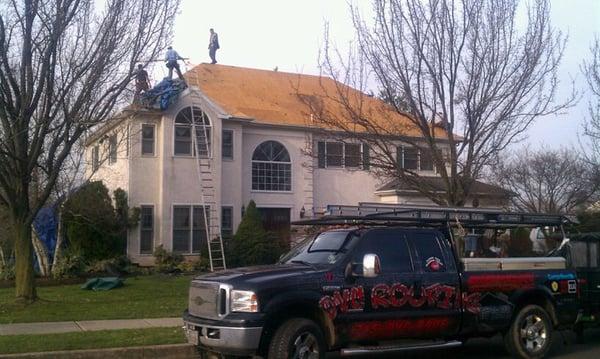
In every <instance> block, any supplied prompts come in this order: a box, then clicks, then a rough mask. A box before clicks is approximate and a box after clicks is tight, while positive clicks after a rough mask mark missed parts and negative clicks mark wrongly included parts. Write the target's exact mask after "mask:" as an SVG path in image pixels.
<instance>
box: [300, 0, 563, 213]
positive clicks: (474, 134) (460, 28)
mask: <svg viewBox="0 0 600 359" xmlns="http://www.w3.org/2000/svg"><path fill="white" fill-rule="evenodd" d="M524 6H525V8H524V9H525V10H526V13H525V14H526V16H525V18H524V20H525V21H524V22H523V23H517V8H518V7H519V1H518V0H462V1H456V0H426V1H422V0H376V1H373V14H374V16H373V18H371V17H369V18H368V19H367V20H365V19H364V18H363V16H362V15H361V14H360V13H359V11H358V10H357V9H356V8H355V7H351V12H352V17H353V22H354V26H355V29H356V33H357V41H356V44H355V45H356V46H355V48H354V49H353V50H351V51H350V54H349V55H348V56H347V57H346V56H345V55H343V54H340V52H339V51H337V50H335V49H332V47H331V45H330V43H329V39H328V35H326V44H327V45H326V46H325V49H324V51H323V61H322V70H323V72H324V74H325V75H327V76H329V77H332V78H333V79H335V80H337V81H338V83H337V85H336V89H335V91H331V90H329V91H327V90H324V92H325V93H326V94H325V95H324V97H326V98H327V99H326V101H335V103H336V105H337V106H338V107H339V108H342V109H343V111H338V113H337V114H335V113H329V112H327V111H323V107H322V104H323V103H324V101H325V100H323V99H315V98H314V96H312V97H311V96H301V99H302V100H303V101H304V102H305V103H306V104H307V105H308V106H309V108H310V111H311V113H312V116H311V117H312V121H313V122H315V123H317V124H319V125H320V126H321V127H324V128H328V129H333V130H335V131H333V132H329V133H328V134H327V136H330V137H331V136H336V137H338V138H339V139H341V140H343V139H351V140H358V141H362V142H366V143H367V144H369V145H370V147H371V148H372V149H373V152H374V155H373V156H372V158H371V169H372V171H374V172H375V173H376V174H377V175H378V177H380V178H389V179H398V180H400V181H402V182H405V183H408V184H409V185H411V186H412V187H413V188H415V189H417V190H419V191H420V192H421V193H423V194H424V195H425V196H427V197H428V198H430V199H431V200H432V201H434V202H435V203H438V204H441V205H453V206H462V205H464V204H465V201H466V199H467V197H468V196H469V194H470V193H471V190H472V188H473V184H474V183H475V180H477V179H478V178H479V177H481V174H482V171H483V169H484V168H485V167H486V166H487V165H489V164H490V162H491V160H492V159H493V158H494V156H495V155H496V154H498V153H499V152H501V151H503V150H504V149H505V148H506V147H507V146H508V145H509V144H511V143H514V142H516V141H519V140H521V139H523V137H524V135H525V132H526V130H527V129H528V128H529V126H530V125H531V124H532V123H533V122H534V121H535V120H536V119H538V118H540V117H542V116H545V115H549V114H553V113H557V112H559V111H560V110H562V109H565V108H566V107H568V106H570V105H571V104H572V102H573V101H574V98H575V94H574V93H573V94H572V97H571V98H570V99H567V100H566V101H565V102H562V103H558V104H557V103H556V101H555V94H556V89H557V87H558V80H557V77H556V73H557V69H558V65H559V63H560V60H561V57H562V54H563V51H564V46H565V43H566V39H565V38H564V37H563V35H562V34H561V33H560V32H559V31H557V30H556V29H555V28H553V27H552V26H551V24H550V19H549V18H550V17H549V3H548V1H546V0H537V1H533V2H529V3H527V4H526V5H524ZM368 87H376V88H379V89H381V91H382V94H381V95H380V97H382V98H383V99H384V100H385V101H386V102H387V103H388V104H389V105H388V106H377V105H373V101H372V100H371V99H369V98H368V96H367V95H364V93H366V92H368V91H367V88H368ZM352 88H354V89H358V90H360V91H354V90H352ZM394 113H395V114H394ZM336 131H337V132H336ZM399 142H402V143H405V144H407V145H409V146H412V147H415V148H417V149H418V150H419V152H420V156H422V157H424V156H427V157H431V159H430V161H433V164H434V166H433V167H434V168H435V170H436V171H437V173H438V174H439V176H440V177H441V178H442V180H443V183H444V187H445V190H444V191H440V190H439V188H437V187H435V186H432V185H431V182H430V181H426V180H423V178H422V176H421V175H420V172H419V171H417V170H414V169H412V170H411V169H407V168H403V166H402V164H401V161H399V160H398V155H397V145H398V143H399Z"/></svg>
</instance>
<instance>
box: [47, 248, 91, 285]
mask: <svg viewBox="0 0 600 359" xmlns="http://www.w3.org/2000/svg"><path fill="white" fill-rule="evenodd" d="M85 269H86V263H85V260H84V259H83V257H82V256H81V255H79V254H78V253H74V252H71V251H67V252H65V253H64V254H63V255H62V256H61V257H60V259H59V260H58V262H57V263H56V265H55V266H54V267H53V268H52V277H53V278H54V279H62V278H75V277H80V276H81V275H82V274H83V273H84V272H85Z"/></svg>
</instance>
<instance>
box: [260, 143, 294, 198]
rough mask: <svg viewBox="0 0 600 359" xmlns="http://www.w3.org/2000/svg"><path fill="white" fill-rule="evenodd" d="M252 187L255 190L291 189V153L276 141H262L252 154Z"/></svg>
mask: <svg viewBox="0 0 600 359" xmlns="http://www.w3.org/2000/svg"><path fill="white" fill-rule="evenodd" d="M252 189H253V190H255V191H284V192H285V191H291V190H292V162H291V161H290V154H289V153H288V151H287V150H286V149H285V147H283V145H282V144H281V143H279V142H276V141H266V142H263V143H261V144H260V145H259V146H258V147H256V149H255V150H254V153H253V154H252Z"/></svg>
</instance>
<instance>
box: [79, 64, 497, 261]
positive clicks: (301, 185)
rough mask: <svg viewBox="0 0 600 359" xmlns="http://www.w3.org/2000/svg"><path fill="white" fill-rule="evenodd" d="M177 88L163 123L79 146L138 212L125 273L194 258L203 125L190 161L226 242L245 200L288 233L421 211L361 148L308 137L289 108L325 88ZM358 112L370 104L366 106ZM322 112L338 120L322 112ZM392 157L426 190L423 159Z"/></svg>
mask: <svg viewBox="0 0 600 359" xmlns="http://www.w3.org/2000/svg"><path fill="white" fill-rule="evenodd" d="M185 77H186V80H187V83H188V85H189V87H188V88H187V89H186V90H185V91H184V92H183V93H181V94H180V96H179V98H178V100H177V101H176V103H174V104H172V105H171V106H170V107H169V108H168V109H167V110H166V111H163V112H160V111H151V110H139V111H134V110H127V111H123V112H122V113H121V114H120V116H118V118H115V119H113V120H112V121H111V122H109V123H107V124H106V125H105V126H103V127H102V128H100V129H98V130H97V131H95V132H94V133H93V134H92V135H91V136H90V137H89V139H88V140H87V143H86V146H87V147H86V150H87V159H88V160H89V161H90V166H89V168H88V171H90V173H91V172H92V171H93V172H94V173H93V176H92V178H93V179H101V180H103V181H104V182H105V184H106V185H107V186H108V187H109V189H115V188H117V187H121V188H123V189H125V190H126V191H127V193H128V194H129V202H130V206H136V207H140V208H141V221H140V224H139V226H138V227H137V228H134V229H132V230H131V231H130V233H129V236H128V245H127V251H128V255H129V256H130V257H131V259H132V260H133V261H134V262H138V263H140V264H142V265H144V264H152V261H153V258H152V257H151V254H152V252H153V249H154V248H156V246H158V245H163V247H164V248H165V249H167V250H171V251H174V252H178V253H182V254H184V255H197V254H198V253H199V251H200V246H201V245H202V244H201V240H200V238H201V235H200V232H202V229H203V228H204V227H203V226H204V225H203V223H202V208H201V203H202V198H201V195H200V191H199V186H200V185H201V184H200V182H201V180H200V178H199V176H198V172H197V168H196V161H195V152H196V151H195V150H194V146H193V143H194V141H193V139H192V132H193V131H192V125H191V121H196V123H203V124H205V125H206V129H207V131H206V134H207V139H208V143H209V148H210V149H209V151H207V152H208V153H201V154H200V155H201V156H210V157H211V158H212V166H211V171H212V176H213V179H214V181H213V183H214V187H215V188H214V191H215V194H216V198H217V205H218V207H219V208H220V211H219V214H220V223H221V229H222V231H223V232H224V234H225V235H228V234H231V233H233V232H234V231H235V229H236V227H237V225H238V224H239V222H240V221H241V217H242V214H243V211H244V206H245V205H247V203H248V202H249V201H250V200H254V201H255V202H256V204H257V207H258V208H259V210H260V211H261V214H262V215H263V221H264V223H265V226H266V227H267V228H269V229H271V230H280V229H282V228H283V229H285V228H289V223H290V221H293V220H296V219H299V218H302V217H305V216H312V215H313V214H315V213H319V212H320V211H322V209H323V208H324V207H325V206H326V205H328V204H357V203H359V202H387V203H404V204H432V202H430V201H429V200H428V199H426V198H424V197H423V196H421V195H419V194H418V192H416V191H414V190H411V189H410V188H407V187H406V186H403V185H401V184H399V183H397V182H393V183H386V182H385V181H383V180H381V179H378V178H376V177H375V176H374V175H372V174H371V173H370V172H369V156H372V154H371V153H370V151H369V148H368V146H366V145H364V144H361V143H342V142H337V141H335V140H331V139H328V138H327V136H326V135H325V136H324V135H323V132H322V131H315V128H314V126H312V125H311V115H312V114H310V113H309V112H310V111H308V109H307V106H306V103H305V102H304V101H302V99H301V98H300V97H301V96H302V95H303V94H304V95H306V96H315V95H317V96H318V95H319V94H322V93H323V91H326V90H327V89H331V90H332V91H331V92H332V93H333V92H334V91H333V88H334V86H336V82H335V81H334V80H332V79H330V78H326V77H319V76H310V75H302V74H294V73H284V72H277V71H265V70H258V69H250V68H241V67H233V66H223V65H209V64H201V65H198V66H197V67H195V68H194V69H192V70H190V71H188V72H187V73H186V75H185ZM337 85H339V84H337ZM352 91H355V90H352ZM367 101H370V102H371V103H372V104H375V105H377V104H381V103H380V100H378V99H376V98H373V97H369V98H368V99H367ZM322 105H323V106H324V107H329V109H328V110H329V111H336V110H337V109H336V107H335V103H334V102H333V101H324V103H323V104H322ZM396 116H398V117H399V118H398V121H408V120H407V119H403V118H401V116H400V115H396ZM332 138H333V137H332ZM401 140H402V139H401V138H399V139H398V141H399V144H400V146H402V141H401ZM310 148H313V149H315V150H314V151H310V150H309V151H307V149H310ZM309 152H312V153H309ZM400 153H402V154H403V158H402V159H401V161H402V162H401V163H402V164H403V165H404V166H406V167H407V168H411V169H417V170H419V171H421V173H422V174H423V175H426V176H430V177H431V179H432V180H433V181H435V176H436V173H435V170H434V168H433V165H432V164H431V160H430V159H427V158H426V156H421V155H419V153H418V151H415V149H411V148H410V147H409V146H403V147H402V151H401V152H400ZM317 154H318V155H317ZM475 192H477V193H476V195H477V196H479V197H480V198H478V200H479V201H480V205H481V206H497V205H500V204H502V203H503V201H504V200H505V199H506V197H505V194H504V193H500V192H498V189H497V188H496V187H490V186H487V185H485V184H482V183H480V184H478V189H477V190H476V191H475Z"/></svg>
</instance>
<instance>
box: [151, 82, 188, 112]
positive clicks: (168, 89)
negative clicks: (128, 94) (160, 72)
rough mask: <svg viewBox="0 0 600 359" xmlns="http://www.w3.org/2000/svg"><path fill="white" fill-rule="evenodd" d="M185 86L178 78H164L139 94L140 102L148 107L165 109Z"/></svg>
mask: <svg viewBox="0 0 600 359" xmlns="http://www.w3.org/2000/svg"><path fill="white" fill-rule="evenodd" d="M186 87H187V85H186V83H185V82H184V81H182V80H180V79H169V78H166V77H165V78H164V79H163V80H162V81H161V82H159V83H158V84H157V85H156V86H154V87H153V88H151V89H150V90H148V91H146V92H144V93H143V94H141V95H140V103H141V104H142V106H144V107H146V108H149V109H155V110H158V109H160V110H161V111H164V110H166V109H167V108H169V106H170V105H171V104H172V103H173V102H175V100H176V99H177V97H178V96H179V94H180V93H181V92H182V91H183V90H185V89H186Z"/></svg>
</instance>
